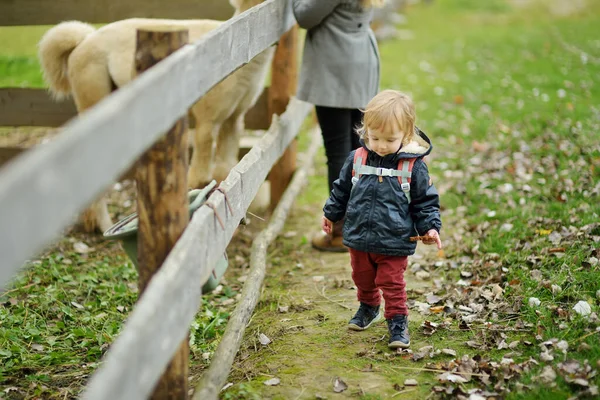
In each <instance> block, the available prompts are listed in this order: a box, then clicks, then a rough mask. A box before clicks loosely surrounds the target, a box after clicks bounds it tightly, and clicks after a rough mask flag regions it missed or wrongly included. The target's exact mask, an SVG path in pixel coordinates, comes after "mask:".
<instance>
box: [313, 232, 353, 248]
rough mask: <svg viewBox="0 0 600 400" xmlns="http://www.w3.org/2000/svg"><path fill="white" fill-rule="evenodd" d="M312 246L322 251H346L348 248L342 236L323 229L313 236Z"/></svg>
mask: <svg viewBox="0 0 600 400" xmlns="http://www.w3.org/2000/svg"><path fill="white" fill-rule="evenodd" d="M311 244H312V247H314V248H315V249H317V250H321V251H331V252H334V253H345V252H347V251H348V248H347V247H346V246H344V244H343V243H342V237H341V236H333V235H329V234H327V233H325V232H323V231H321V232H319V233H317V234H316V235H315V236H313V238H312V240H311Z"/></svg>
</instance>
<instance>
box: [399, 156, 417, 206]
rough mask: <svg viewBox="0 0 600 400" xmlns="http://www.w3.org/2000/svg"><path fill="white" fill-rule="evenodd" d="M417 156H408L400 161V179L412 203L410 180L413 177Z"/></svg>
mask: <svg viewBox="0 0 600 400" xmlns="http://www.w3.org/2000/svg"><path fill="white" fill-rule="evenodd" d="M416 160H417V159H416V158H408V159H406V158H405V159H402V160H400V161H398V172H400V176H398V181H399V182H400V187H401V188H402V191H403V192H404V195H405V196H406V199H407V200H408V202H409V203H410V200H411V199H410V180H411V177H412V170H413V166H414V165H415V161H416Z"/></svg>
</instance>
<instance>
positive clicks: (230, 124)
mask: <svg viewBox="0 0 600 400" xmlns="http://www.w3.org/2000/svg"><path fill="white" fill-rule="evenodd" d="M243 131H244V115H237V116H236V115H234V116H231V117H229V118H228V119H227V120H226V121H225V122H224V123H223V125H222V126H221V130H220V131H219V139H218V141H217V154H216V163H215V174H214V178H215V179H216V180H217V181H218V182H220V181H223V180H225V179H226V178H227V175H229V171H231V169H232V168H233V167H235V165H236V164H237V163H238V154H239V147H240V137H241V136H242V133H243Z"/></svg>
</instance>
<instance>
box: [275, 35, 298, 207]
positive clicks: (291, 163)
mask: <svg viewBox="0 0 600 400" xmlns="http://www.w3.org/2000/svg"><path fill="white" fill-rule="evenodd" d="M297 76H298V25H297V24H296V25H294V26H293V27H292V29H290V30H289V31H287V32H286V33H284V34H283V35H282V36H281V39H280V40H279V44H278V45H277V50H275V57H274V58H273V63H272V66H271V86H270V88H269V117H271V116H272V115H273V114H277V115H281V114H283V112H284V111H285V109H286V107H287V105H288V103H289V101H290V97H291V96H293V95H294V94H295V93H296V85H297V83H296V81H297ZM297 147H298V146H297V140H296V139H294V140H293V141H292V143H290V145H289V147H288V148H287V150H286V151H285V153H283V155H282V156H281V158H280V159H279V161H277V163H276V164H275V165H274V166H273V168H272V169H271V172H270V173H269V181H270V182H271V205H270V206H271V210H273V209H275V207H276V206H277V204H278V203H279V200H280V199H281V197H282V196H283V192H284V191H285V189H286V188H287V186H288V184H289V182H290V180H291V179H292V175H293V173H294V171H295V170H296V151H297Z"/></svg>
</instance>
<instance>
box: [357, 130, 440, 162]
mask: <svg viewBox="0 0 600 400" xmlns="http://www.w3.org/2000/svg"><path fill="white" fill-rule="evenodd" d="M360 144H361V145H362V147H364V148H365V149H366V150H367V151H368V152H369V157H378V158H382V159H383V160H386V161H388V160H389V161H398V160H400V159H403V158H415V157H425V156H426V155H428V154H429V153H431V150H432V149H433V145H432V144H431V139H429V137H427V135H426V134H425V132H423V131H422V130H421V129H419V128H417V127H415V135H414V136H413V138H412V140H411V141H410V143H408V144H407V145H403V146H401V147H400V148H399V149H398V151H397V152H396V153H394V154H388V155H387V156H385V157H381V156H379V155H378V154H377V153H375V152H374V151H371V149H369V148H368V147H367V145H366V143H365V142H364V140H363V139H360Z"/></svg>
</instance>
